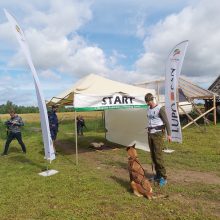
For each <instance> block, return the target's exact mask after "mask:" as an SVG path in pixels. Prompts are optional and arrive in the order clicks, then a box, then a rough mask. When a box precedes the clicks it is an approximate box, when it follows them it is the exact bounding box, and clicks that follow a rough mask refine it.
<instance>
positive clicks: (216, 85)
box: [208, 76, 220, 96]
mask: <svg viewBox="0 0 220 220" xmlns="http://www.w3.org/2000/svg"><path fill="white" fill-rule="evenodd" d="M208 90H210V91H212V92H215V93H217V94H218V96H220V76H218V77H217V78H216V80H215V81H214V82H213V83H212V84H211V86H209V88H208Z"/></svg>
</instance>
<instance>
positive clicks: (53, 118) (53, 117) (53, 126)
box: [48, 105, 59, 141]
mask: <svg viewBox="0 0 220 220" xmlns="http://www.w3.org/2000/svg"><path fill="white" fill-rule="evenodd" d="M57 109H58V107H57V106H55V105H53V106H52V108H51V111H49V112H48V119H49V126H50V134H51V138H52V140H53V141H55V140H56V138H57V132H58V127H59V122H58V118H57V114H56V112H57Z"/></svg>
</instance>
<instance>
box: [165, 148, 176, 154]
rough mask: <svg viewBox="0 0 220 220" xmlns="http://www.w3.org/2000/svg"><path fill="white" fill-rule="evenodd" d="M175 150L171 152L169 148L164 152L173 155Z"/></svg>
mask: <svg viewBox="0 0 220 220" xmlns="http://www.w3.org/2000/svg"><path fill="white" fill-rule="evenodd" d="M174 151H175V150H171V149H168V148H165V149H164V150H163V152H164V153H168V154H171V153H173V152H174Z"/></svg>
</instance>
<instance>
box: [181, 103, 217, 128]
mask: <svg viewBox="0 0 220 220" xmlns="http://www.w3.org/2000/svg"><path fill="white" fill-rule="evenodd" d="M213 109H214V107H213V108H211V109H209V110H208V111H206V112H205V113H203V114H202V115H200V116H199V117H197V118H196V119H194V120H193V121H191V122H189V123H188V124H187V125H185V126H184V127H183V128H182V129H184V128H186V127H188V126H189V125H191V124H192V123H194V122H195V121H197V120H198V119H200V118H202V117H203V116H204V115H206V114H208V113H209V112H211V111H213Z"/></svg>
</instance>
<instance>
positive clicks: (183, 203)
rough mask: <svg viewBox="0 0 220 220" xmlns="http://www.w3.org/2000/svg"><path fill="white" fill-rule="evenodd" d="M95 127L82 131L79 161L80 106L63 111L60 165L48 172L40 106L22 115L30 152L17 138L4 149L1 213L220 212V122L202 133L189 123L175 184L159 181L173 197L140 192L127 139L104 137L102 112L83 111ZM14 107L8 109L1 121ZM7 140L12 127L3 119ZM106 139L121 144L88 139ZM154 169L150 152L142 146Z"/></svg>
mask: <svg viewBox="0 0 220 220" xmlns="http://www.w3.org/2000/svg"><path fill="white" fill-rule="evenodd" d="M83 115H84V117H85V119H86V122H87V128H88V129H87V130H85V135H84V136H82V137H79V140H78V141H79V165H78V166H76V165H75V138H74V123H73V118H74V115H73V113H60V114H59V115H58V117H59V119H60V120H61V123H60V127H59V133H58V140H57V142H56V149H57V151H58V155H57V158H56V160H55V161H53V162H52V164H51V165H50V166H49V168H51V169H56V170H58V171H59V173H58V174H56V175H54V176H51V177H41V176H39V175H38V173H39V172H41V171H42V170H45V169H46V162H45V160H44V159H43V158H44V151H43V147H42V146H43V143H42V137H41V130H40V124H39V116H38V115H37V114H26V115H21V116H22V118H23V119H24V121H25V122H26V124H25V127H24V128H23V140H24V142H25V144H26V146H27V154H26V155H23V154H22V153H21V149H20V146H19V145H18V143H17V142H16V141H13V142H12V143H11V145H10V148H9V150H10V151H9V155H8V156H5V157H0V195H1V196H0V219H2V220H3V219H4V220H10V219H19V220H20V219H22V220H24V219H43V220H44V219H45V220H47V219H51V220H52V219H62V220H63V219H68V220H69V219H77V220H78V219H82V220H84V219H92V220H93V219H94V220H96V219H102V220H103V219H116V220H117V219H119V220H120V219H123V220H125V219H126V220H127V219H131V220H133V219H137V220H140V219H141V220H142V219H143V220H145V219H151V220H155V219H158V220H159V219H160V220H161V219H205V220H206V219H220V196H219V195H220V166H219V165H220V137H219V133H220V124H218V125H217V126H209V127H207V130H206V132H205V133H201V132H200V131H199V130H198V129H197V128H194V127H193V126H192V127H191V128H188V129H186V130H184V131H183V140H184V141H183V144H175V143H172V144H169V147H170V148H172V149H175V152H174V153H173V154H166V155H165V161H166V167H167V171H168V185H167V186H165V187H164V188H159V187H158V186H153V189H154V191H155V192H157V193H162V194H164V195H167V196H168V198H166V199H155V200H152V201H149V200H147V199H146V198H138V197H135V196H134V195H133V193H132V192H131V189H130V185H129V175H128V170H127V154H126V151H125V147H123V146H118V145H115V144H114V143H109V142H107V141H106V140H105V139H104V128H103V122H102V120H101V117H102V115H101V112H95V113H83ZM7 117H8V115H0V119H1V121H4V120H6V119H7ZM0 132H1V133H0V144H1V146H2V149H3V146H4V142H5V138H6V134H5V128H4V126H3V124H2V123H1V125H0ZM92 141H96V142H99V141H102V142H104V143H106V144H108V145H113V146H118V149H116V150H106V151H94V150H91V149H90V148H89V147H88V146H89V143H90V142H92ZM138 155H139V159H140V161H141V163H142V165H143V166H144V168H145V169H146V171H147V172H148V173H149V174H151V172H152V171H151V166H150V164H151V160H150V155H149V153H146V152H144V151H141V150H138Z"/></svg>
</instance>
